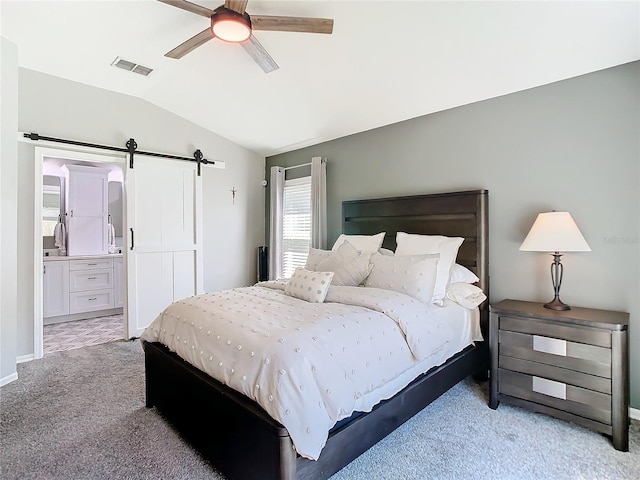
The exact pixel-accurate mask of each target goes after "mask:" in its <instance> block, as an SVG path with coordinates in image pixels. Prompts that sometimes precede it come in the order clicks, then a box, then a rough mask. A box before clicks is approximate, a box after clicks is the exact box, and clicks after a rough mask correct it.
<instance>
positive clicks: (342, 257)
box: [315, 242, 359, 272]
mask: <svg viewBox="0 0 640 480" xmlns="http://www.w3.org/2000/svg"><path fill="white" fill-rule="evenodd" d="M358 254H359V252H358V250H356V247H354V246H353V245H352V244H351V242H344V243H343V244H341V245H340V246H339V247H338V248H336V249H335V250H334V251H332V252H331V255H329V256H327V257H326V258H324V259H322V260H320V261H319V262H318V263H317V264H316V266H315V270H318V271H321V272H335V271H336V269H337V268H338V267H339V266H340V265H342V264H343V263H345V262H348V261H349V260H353V259H354V258H356V257H357V256H358Z"/></svg>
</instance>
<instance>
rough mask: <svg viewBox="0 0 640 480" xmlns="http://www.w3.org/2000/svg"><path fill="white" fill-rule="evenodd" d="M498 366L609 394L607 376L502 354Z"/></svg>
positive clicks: (609, 382)
mask: <svg viewBox="0 0 640 480" xmlns="http://www.w3.org/2000/svg"><path fill="white" fill-rule="evenodd" d="M499 366H500V368H501V369H503V370H512V371H514V372H520V373H526V374H529V375H535V376H538V377H544V378H548V379H551V380H556V381H558V382H562V383H568V384H571V385H575V386H576V387H583V388H588V389H589V390H595V391H597V392H601V393H606V394H608V395H611V379H609V378H603V377H598V376H596V375H588V374H586V373H580V372H576V371H573V370H569V369H566V368H562V367H557V366H554V365H547V364H544V363H539V362H532V361H529V360H523V359H520V358H513V357H504V356H502V355H501V356H500V358H499Z"/></svg>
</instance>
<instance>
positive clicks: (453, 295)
mask: <svg viewBox="0 0 640 480" xmlns="http://www.w3.org/2000/svg"><path fill="white" fill-rule="evenodd" d="M446 296H447V298H448V299H449V300H453V301H454V302H456V303H458V304H460V305H462V306H463V307H465V308H469V309H473V308H476V307H477V306H478V305H480V304H481V303H482V302H484V301H485V300H486V299H487V296H486V295H485V294H484V292H483V291H482V290H481V289H480V288H478V287H476V286H475V285H471V284H470V283H460V282H458V283H452V284H451V285H449V288H448V289H447V295H446Z"/></svg>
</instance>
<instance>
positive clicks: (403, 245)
mask: <svg viewBox="0 0 640 480" xmlns="http://www.w3.org/2000/svg"><path fill="white" fill-rule="evenodd" d="M463 241H464V238H462V237H445V236H443V235H417V234H410V233H404V232H398V233H397V234H396V243H397V245H398V246H397V248H396V256H397V255H424V254H435V253H437V254H440V261H439V262H438V271H437V275H436V285H435V288H434V291H433V303H436V304H438V305H442V302H443V300H444V296H445V294H446V293H447V286H448V285H449V277H450V276H451V267H452V266H453V264H454V263H455V261H456V257H457V256H458V249H459V248H460V245H462V242H463Z"/></svg>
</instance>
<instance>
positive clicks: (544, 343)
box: [533, 335, 567, 357]
mask: <svg viewBox="0 0 640 480" xmlns="http://www.w3.org/2000/svg"><path fill="white" fill-rule="evenodd" d="M533 349H534V350H535V351H536V352H544V353H550V354H551V355H560V356H562V357H566V356H567V341H566V340H560V339H559V338H551V337H543V336H541V335H534V336H533Z"/></svg>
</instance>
